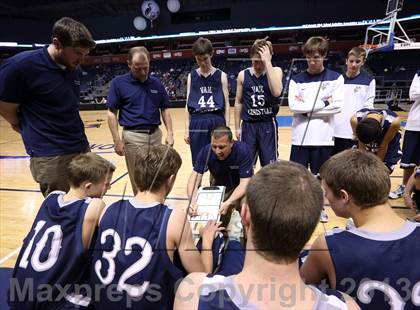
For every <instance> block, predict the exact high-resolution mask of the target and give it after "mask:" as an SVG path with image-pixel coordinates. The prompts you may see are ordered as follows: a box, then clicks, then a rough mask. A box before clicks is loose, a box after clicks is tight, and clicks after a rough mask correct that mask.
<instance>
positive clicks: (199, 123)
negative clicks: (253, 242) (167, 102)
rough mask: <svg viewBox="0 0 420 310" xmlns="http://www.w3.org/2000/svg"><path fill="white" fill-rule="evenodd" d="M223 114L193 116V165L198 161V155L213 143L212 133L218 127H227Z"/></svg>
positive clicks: (191, 141) (191, 129)
mask: <svg viewBox="0 0 420 310" xmlns="http://www.w3.org/2000/svg"><path fill="white" fill-rule="evenodd" d="M225 123H226V122H225V116H224V114H223V113H221V112H219V113H203V114H191V120H190V127H189V136H190V149H191V158H192V164H193V166H194V163H195V161H196V159H197V155H198V153H200V151H201V149H202V148H203V147H205V146H206V145H207V144H209V143H210V141H211V132H212V130H213V129H214V128H216V127H217V126H221V125H225Z"/></svg>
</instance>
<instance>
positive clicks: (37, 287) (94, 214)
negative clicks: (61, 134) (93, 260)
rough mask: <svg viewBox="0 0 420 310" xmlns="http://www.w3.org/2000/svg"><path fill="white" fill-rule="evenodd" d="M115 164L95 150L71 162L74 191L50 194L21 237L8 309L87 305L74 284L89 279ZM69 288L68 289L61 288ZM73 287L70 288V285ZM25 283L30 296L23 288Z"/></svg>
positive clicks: (69, 170)
mask: <svg viewBox="0 0 420 310" xmlns="http://www.w3.org/2000/svg"><path fill="white" fill-rule="evenodd" d="M114 170H115V166H114V165H113V164H111V163H110V162H108V161H107V160H105V159H103V158H102V157H100V156H99V155H96V154H94V153H86V154H82V155H78V156H76V157H75V158H74V159H73V160H72V161H71V162H70V164H69V166H68V178H69V182H70V186H71V187H70V190H69V192H68V193H67V194H66V193H64V192H59V191H54V192H52V193H50V194H49V195H48V196H47V197H46V199H45V200H44V202H43V203H42V205H41V207H40V209H39V211H38V214H37V216H36V218H35V221H34V223H33V225H32V228H31V230H30V232H29V233H28V235H27V236H26V238H25V239H24V241H23V245H22V249H21V251H20V253H19V256H18V259H17V261H16V266H15V268H14V271H13V277H12V279H11V285H10V291H9V295H8V298H9V305H10V309H16V310H18V309H22V310H26V309H66V307H67V306H65V305H66V304H67V303H68V302H70V303H71V304H74V305H73V306H72V307H71V308H76V307H78V306H80V307H82V306H87V305H88V304H89V301H88V300H86V299H79V298H77V295H76V294H74V292H73V291H72V290H73V289H74V287H72V286H73V285H75V284H76V285H79V284H80V285H83V284H86V281H87V279H88V275H89V272H90V269H89V268H90V257H91V250H92V247H91V242H92V241H93V242H94V240H93V239H92V236H93V234H94V231H95V230H96V228H97V224H98V220H99V216H100V214H101V212H102V210H103V209H104V207H105V204H104V203H103V201H102V200H101V199H100V198H101V197H102V196H103V195H104V194H105V193H106V191H107V190H108V189H109V188H110V180H111V178H112V173H113V172H114ZM59 287H61V288H66V290H65V294H63V293H62V290H61V289H59ZM69 287H70V288H69ZM24 288H27V289H28V290H27V295H24V297H22V295H21V293H22V291H23V292H24V291H25V289H24Z"/></svg>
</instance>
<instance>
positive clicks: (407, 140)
mask: <svg viewBox="0 0 420 310" xmlns="http://www.w3.org/2000/svg"><path fill="white" fill-rule="evenodd" d="M417 165H420V131H410V130H406V131H405V133H404V142H403V150H402V158H401V164H400V167H401V168H402V169H407V168H414V167H415V166H417Z"/></svg>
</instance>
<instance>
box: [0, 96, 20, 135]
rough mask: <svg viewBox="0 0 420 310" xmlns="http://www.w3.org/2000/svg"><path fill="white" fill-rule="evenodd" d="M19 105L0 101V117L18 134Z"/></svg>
mask: <svg viewBox="0 0 420 310" xmlns="http://www.w3.org/2000/svg"><path fill="white" fill-rule="evenodd" d="M18 108H19V104H17V103H11V102H4V101H1V100H0V115H1V116H2V117H3V118H4V119H5V120H6V121H7V122H8V123H9V124H10V125H11V126H12V129H13V130H15V131H16V132H18V133H20V121H19V116H18Z"/></svg>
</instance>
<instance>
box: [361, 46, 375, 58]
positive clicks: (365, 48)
mask: <svg viewBox="0 0 420 310" xmlns="http://www.w3.org/2000/svg"><path fill="white" fill-rule="evenodd" d="M359 47H361V48H363V49H364V50H365V51H366V56H367V55H369V53H370V52H373V51H375V50H376V49H377V48H379V47H380V46H379V44H361V45H359Z"/></svg>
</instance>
